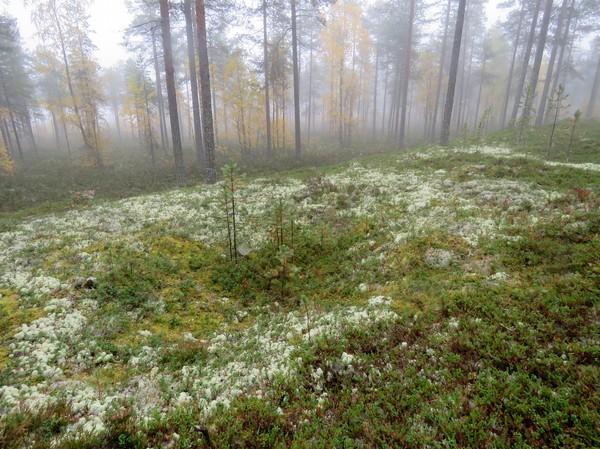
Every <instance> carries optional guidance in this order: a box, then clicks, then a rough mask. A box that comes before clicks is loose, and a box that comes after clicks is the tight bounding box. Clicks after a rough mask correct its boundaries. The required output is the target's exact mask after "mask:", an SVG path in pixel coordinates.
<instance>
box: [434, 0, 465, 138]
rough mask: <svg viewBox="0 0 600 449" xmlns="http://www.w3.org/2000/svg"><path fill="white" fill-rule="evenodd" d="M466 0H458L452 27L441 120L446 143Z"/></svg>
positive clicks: (448, 135) (448, 136)
mask: <svg viewBox="0 0 600 449" xmlns="http://www.w3.org/2000/svg"><path fill="white" fill-rule="evenodd" d="M466 6H467V0H459V3H458V12H457V14H456V27H455V29H454V42H453V44H452V58H451V60H450V72H449V76H448V92H447V94H446V105H445V106H444V119H443V120H442V133H441V139H440V142H441V144H442V145H448V143H449V140H450V123H451V121H452V108H453V106H454V91H455V89H456V74H457V72H458V58H459V56H460V46H461V40H462V31H463V25H464V22H465V9H466Z"/></svg>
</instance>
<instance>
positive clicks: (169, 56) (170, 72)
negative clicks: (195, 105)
mask: <svg viewBox="0 0 600 449" xmlns="http://www.w3.org/2000/svg"><path fill="white" fill-rule="evenodd" d="M160 17H161V28H162V41H163V53H164V59H165V77H166V80H167V100H168V103H169V120H170V122H171V135H172V139H173V158H174V160H175V179H176V182H177V185H178V186H182V185H184V184H185V165H184V162H183V149H182V148H181V129H180V127H179V112H178V110H177V90H176V88H175V68H174V66H173V53H172V51H173V50H172V47H171V23H170V18H169V0H160Z"/></svg>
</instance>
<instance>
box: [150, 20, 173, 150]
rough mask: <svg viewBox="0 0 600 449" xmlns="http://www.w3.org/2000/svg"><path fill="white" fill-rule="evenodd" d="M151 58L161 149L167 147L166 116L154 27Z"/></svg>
mask: <svg viewBox="0 0 600 449" xmlns="http://www.w3.org/2000/svg"><path fill="white" fill-rule="evenodd" d="M152 58H153V59H154V76H155V78H156V100H157V103H158V119H159V122H160V142H161V147H162V148H163V150H168V149H169V143H168V142H169V140H168V135H167V117H166V116H165V103H164V98H163V93H162V80H161V73H160V65H159V63H158V50H157V48H156V29H155V28H153V29H152Z"/></svg>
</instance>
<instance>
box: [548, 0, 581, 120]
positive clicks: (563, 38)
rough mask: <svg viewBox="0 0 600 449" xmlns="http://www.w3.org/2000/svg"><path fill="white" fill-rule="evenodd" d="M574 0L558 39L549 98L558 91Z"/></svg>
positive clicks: (549, 109) (549, 116) (549, 112)
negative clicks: (558, 47)
mask: <svg viewBox="0 0 600 449" xmlns="http://www.w3.org/2000/svg"><path fill="white" fill-rule="evenodd" d="M574 6H575V0H572V1H571V6H570V7H569V12H568V13H567V23H566V24H565V32H564V34H563V35H562V36H561V39H560V51H559V52H558V61H557V63H556V73H555V74H554V77H553V78H554V79H553V81H552V89H551V90H550V96H552V95H553V94H554V92H556V91H557V90H558V84H559V82H560V77H561V74H562V69H563V60H564V56H565V48H566V47H567V41H568V39H569V30H570V28H571V19H572V18H573V12H574ZM551 109H552V108H548V109H547V110H546V117H545V119H544V121H545V122H548V121H549V120H550V119H551V115H552V111H551Z"/></svg>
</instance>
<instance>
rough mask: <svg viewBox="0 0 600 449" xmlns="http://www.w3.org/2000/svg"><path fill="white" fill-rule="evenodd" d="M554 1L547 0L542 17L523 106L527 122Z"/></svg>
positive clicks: (524, 119) (524, 120)
mask: <svg viewBox="0 0 600 449" xmlns="http://www.w3.org/2000/svg"><path fill="white" fill-rule="evenodd" d="M552 2H553V0H546V6H545V8H544V15H543V17H542V27H541V29H540V35H539V38H538V44H537V48H536V51H535V59H534V60H533V70H532V73H531V80H530V81H529V89H528V92H529V93H528V95H527V97H526V98H525V106H524V107H523V122H524V123H525V122H526V121H527V119H528V118H529V115H530V114H531V107H532V105H533V99H534V98H535V90H536V88H537V84H538V80H539V76H540V67H541V66H542V58H543V57H544V49H545V47H546V38H547V36H548V26H549V24H550V16H551V15H552Z"/></svg>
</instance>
